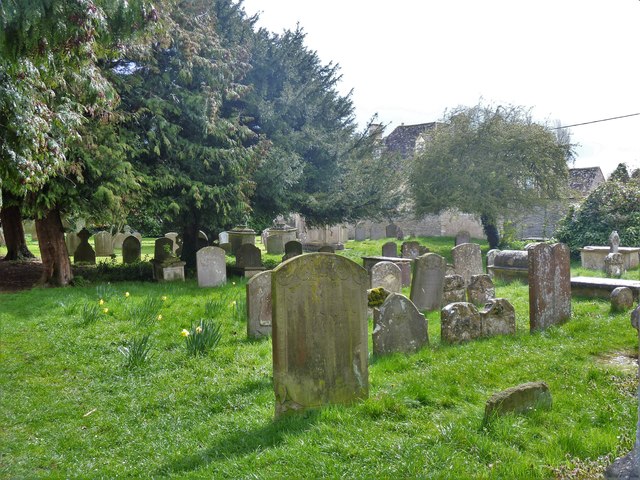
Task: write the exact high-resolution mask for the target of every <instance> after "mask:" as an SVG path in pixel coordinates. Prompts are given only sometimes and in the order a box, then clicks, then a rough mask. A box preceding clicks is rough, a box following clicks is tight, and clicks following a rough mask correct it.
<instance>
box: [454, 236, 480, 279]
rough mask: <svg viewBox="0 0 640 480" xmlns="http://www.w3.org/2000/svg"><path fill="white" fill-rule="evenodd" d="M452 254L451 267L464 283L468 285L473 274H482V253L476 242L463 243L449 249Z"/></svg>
mask: <svg viewBox="0 0 640 480" xmlns="http://www.w3.org/2000/svg"><path fill="white" fill-rule="evenodd" d="M451 255H452V256H453V268H454V270H455V272H456V273H457V274H458V275H461V276H462V278H463V279H464V284H465V285H469V282H470V281H471V277H472V276H473V275H482V274H483V273H484V272H483V271H482V253H481V252H480V245H478V244H477V243H463V244H460V245H458V246H456V247H454V248H453V249H452V250H451Z"/></svg>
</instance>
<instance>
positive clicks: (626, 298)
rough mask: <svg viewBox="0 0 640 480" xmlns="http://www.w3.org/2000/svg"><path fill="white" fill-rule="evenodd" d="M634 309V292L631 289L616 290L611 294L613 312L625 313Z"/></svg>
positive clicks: (621, 288)
mask: <svg viewBox="0 0 640 480" xmlns="http://www.w3.org/2000/svg"><path fill="white" fill-rule="evenodd" d="M631 308H633V292H632V291H631V289H630V288H629V287H618V288H614V289H613V291H612V292H611V310H613V311H614V312H624V311H625V310H629V309H631Z"/></svg>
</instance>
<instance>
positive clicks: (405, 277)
mask: <svg viewBox="0 0 640 480" xmlns="http://www.w3.org/2000/svg"><path fill="white" fill-rule="evenodd" d="M380 262H392V263H395V264H396V265H397V266H398V267H400V271H401V272H402V286H403V287H408V286H409V285H411V262H412V261H411V260H410V259H408V258H397V257H362V265H363V266H364V268H366V269H367V272H370V271H371V268H372V267H373V266H374V265H375V264H376V263H380Z"/></svg>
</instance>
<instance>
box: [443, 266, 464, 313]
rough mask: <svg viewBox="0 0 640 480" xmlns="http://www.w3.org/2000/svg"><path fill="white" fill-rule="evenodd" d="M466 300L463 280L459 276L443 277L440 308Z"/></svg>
mask: <svg viewBox="0 0 640 480" xmlns="http://www.w3.org/2000/svg"><path fill="white" fill-rule="evenodd" d="M466 299H467V290H466V288H465V287H464V278H462V277H461V276H460V275H455V274H454V275H445V277H444V287H443V289H442V306H443V307H444V306H445V305H449V304H450V303H456V302H464V301H465V300H466Z"/></svg>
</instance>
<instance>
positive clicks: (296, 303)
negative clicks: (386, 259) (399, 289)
mask: <svg viewBox="0 0 640 480" xmlns="http://www.w3.org/2000/svg"><path fill="white" fill-rule="evenodd" d="M368 284H369V276H368V275H367V271H366V270H365V269H364V268H362V267H361V266H360V265H358V264H356V263H355V262H353V261H351V260H349V259H348V258H346V257H342V256H339V255H323V254H320V253H311V254H308V255H301V256H298V257H295V258H293V259H291V260H289V261H287V262H284V263H282V264H280V265H279V266H278V267H276V269H275V270H273V274H272V279H271V301H272V303H273V309H272V312H273V319H272V320H273V325H272V329H273V339H272V344H273V384H274V390H275V397H276V409H275V410H276V416H278V415H281V414H284V413H287V412H289V411H297V410H304V409H307V408H312V407H319V406H321V405H326V404H350V403H353V402H355V401H358V400H360V399H364V398H367V396H368V395H369V370H368V340H367V296H366V289H367V285H368Z"/></svg>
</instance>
